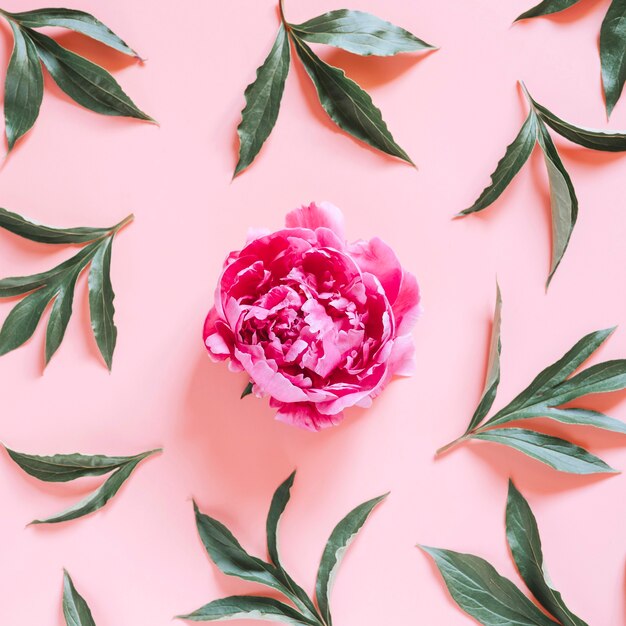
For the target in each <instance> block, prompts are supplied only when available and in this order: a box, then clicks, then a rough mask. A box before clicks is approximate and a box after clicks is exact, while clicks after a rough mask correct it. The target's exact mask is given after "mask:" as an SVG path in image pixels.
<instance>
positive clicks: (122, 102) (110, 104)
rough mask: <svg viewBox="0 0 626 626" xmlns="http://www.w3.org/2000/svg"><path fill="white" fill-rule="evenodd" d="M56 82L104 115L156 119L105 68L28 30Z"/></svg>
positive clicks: (71, 96)
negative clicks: (140, 107) (130, 96)
mask: <svg viewBox="0 0 626 626" xmlns="http://www.w3.org/2000/svg"><path fill="white" fill-rule="evenodd" d="M28 33H29V35H30V37H31V38H32V39H33V41H34V42H35V44H36V45H37V52H38V54H39V57H40V58H41V60H42V61H43V63H44V65H45V66H46V68H47V69H48V71H49V72H50V74H51V76H52V78H53V79H54V81H55V82H56V84H57V85H58V86H59V87H60V88H61V89H62V90H63V91H64V92H65V93H66V94H67V95H68V96H69V97H70V98H72V100H74V101H75V102H77V103H78V104H80V105H82V106H84V107H85V108H87V109H90V110H91V111H95V112H96V113H101V114H102V115H120V116H125V117H134V118H137V119H140V120H147V121H154V120H153V119H152V118H151V117H150V116H149V115H147V114H146V113H144V112H143V111H141V110H140V109H138V108H137V106H136V105H135V103H134V102H133V101H132V100H131V99H130V98H129V97H128V96H127V95H126V94H125V93H124V91H123V90H122V88H121V87H120V86H119V85H118V83H117V81H116V80H115V79H114V78H113V76H111V74H109V73H108V72H107V71H106V70H105V69H103V68H102V67H100V66H99V65H96V64H95V63H92V62H91V61H88V60H87V59H85V58H84V57H81V56H80V55H78V54H75V53H74V52H71V51H70V50H67V49H65V48H63V47H62V46H60V45H59V44H58V43H56V41H54V39H51V38H50V37H47V36H46V35H42V34H41V33H38V32H35V31H34V30H29V31H28Z"/></svg>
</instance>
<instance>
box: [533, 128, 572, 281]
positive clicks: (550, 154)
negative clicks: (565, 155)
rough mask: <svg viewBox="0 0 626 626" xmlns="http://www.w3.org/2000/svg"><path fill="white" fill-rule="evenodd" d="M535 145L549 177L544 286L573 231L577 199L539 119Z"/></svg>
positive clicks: (555, 268) (561, 256)
mask: <svg viewBox="0 0 626 626" xmlns="http://www.w3.org/2000/svg"><path fill="white" fill-rule="evenodd" d="M538 126H539V133H538V138H539V145H540V146H541V149H542V150H543V155H544V157H545V162H546V168H547V169H548V177H549V179H550V205H551V212H552V262H551V266H550V274H549V275H548V282H547V285H546V287H547V286H548V285H550V281H551V280H552V277H553V276H554V272H556V270H557V268H558V266H559V264H560V263H561V260H562V259H563V255H564V254H565V250H567V246H568V244H569V240H570V238H571V236H572V231H573V230H574V225H575V224H576V220H577V219H578V199H577V198H576V192H575V191H574V186H573V185H572V180H571V178H570V177H569V174H568V173H567V171H566V169H565V167H564V166H563V163H562V161H561V158H560V157H559V153H558V152H557V150H556V146H555V145H554V143H553V141H552V138H551V137H550V134H549V133H548V130H547V129H546V127H545V126H544V124H543V123H542V122H541V121H540V122H539V124H538Z"/></svg>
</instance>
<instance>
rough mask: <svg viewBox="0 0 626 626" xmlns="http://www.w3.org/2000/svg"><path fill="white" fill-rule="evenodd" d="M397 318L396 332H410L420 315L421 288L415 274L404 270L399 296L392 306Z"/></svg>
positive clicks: (402, 333)
mask: <svg viewBox="0 0 626 626" xmlns="http://www.w3.org/2000/svg"><path fill="white" fill-rule="evenodd" d="M392 309H393V314H394V317H395V318H396V334H397V335H398V336H401V335H406V334H407V333H410V332H411V330H412V328H413V326H415V322H417V318H418V317H419V315H420V311H421V307H420V288H419V285H418V284H417V279H416V278H415V276H413V274H410V273H409V272H404V276H403V277H402V285H401V286H400V293H399V294H398V298H397V299H396V301H395V302H394V303H393V306H392Z"/></svg>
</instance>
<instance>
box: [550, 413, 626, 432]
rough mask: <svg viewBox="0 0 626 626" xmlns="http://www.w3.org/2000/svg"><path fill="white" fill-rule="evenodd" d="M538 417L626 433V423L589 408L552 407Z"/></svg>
mask: <svg viewBox="0 0 626 626" xmlns="http://www.w3.org/2000/svg"><path fill="white" fill-rule="evenodd" d="M538 417H547V418H549V419H553V420H555V421H557V422H562V423H563V424H575V425H577V426H594V427H595V428H602V429H603V430H610V431H612V432H614V433H622V434H624V435H626V424H625V423H624V422H620V420H616V419H614V418H612V417H609V416H608V415H604V414H603V413H598V412H597V411H590V410H588V409H574V408H568V409H555V408H550V409H548V411H547V412H546V414H545V415H543V414H542V415H539V416H538Z"/></svg>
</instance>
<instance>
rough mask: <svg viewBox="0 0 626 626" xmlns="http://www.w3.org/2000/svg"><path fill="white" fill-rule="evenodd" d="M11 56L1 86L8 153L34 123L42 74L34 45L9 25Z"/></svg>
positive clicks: (26, 36) (40, 92) (19, 30)
mask: <svg viewBox="0 0 626 626" xmlns="http://www.w3.org/2000/svg"><path fill="white" fill-rule="evenodd" d="M10 24H11V30H12V31H13V53H12V54H11V60H10V61H9V67H8V69H7V75H6V80H5V83H4V119H5V124H6V134H7V141H8V144H9V151H11V150H12V149H13V146H14V145H15V142H16V141H17V140H18V139H19V138H20V137H22V136H23V135H25V134H26V133H27V132H28V131H29V130H30V129H31V128H32V126H33V124H34V123H35V120H36V119H37V116H38V115H39V108H40V106H41V100H42V98H43V73H42V71H41V62H40V61H39V57H38V56H37V49H36V48H35V44H34V43H33V42H32V41H31V39H30V38H29V37H28V35H26V34H25V33H24V32H23V31H22V29H21V28H20V27H19V26H17V25H16V24H14V23H13V22H10Z"/></svg>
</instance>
